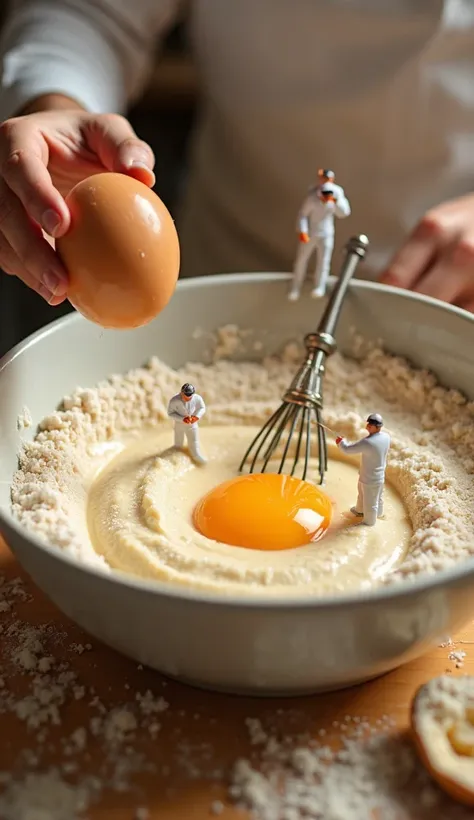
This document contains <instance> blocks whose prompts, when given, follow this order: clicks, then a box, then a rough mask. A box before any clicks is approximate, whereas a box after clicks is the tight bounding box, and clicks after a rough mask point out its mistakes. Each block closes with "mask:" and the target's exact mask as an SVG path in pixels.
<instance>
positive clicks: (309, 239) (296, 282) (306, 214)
mask: <svg viewBox="0 0 474 820" xmlns="http://www.w3.org/2000/svg"><path fill="white" fill-rule="evenodd" d="M318 178H319V183H318V185H315V186H314V187H312V188H310V190H309V192H308V195H307V197H306V199H305V201H304V202H303V205H302V206H301V209H300V212H299V214H298V232H299V246H298V251H297V254H296V260H295V265H294V269H293V280H292V284H291V289H290V292H289V294H288V298H289V300H290V301H291V302H295V301H296V300H297V299H299V297H300V293H301V288H302V286H303V282H304V280H305V276H306V271H307V268H308V264H309V261H310V259H311V256H312V255H313V253H316V267H315V273H314V288H313V290H312V291H311V296H312V297H313V298H315V299H319V298H321V297H322V296H324V294H325V293H326V285H327V280H328V277H329V274H330V270H331V258H332V252H333V248H334V217H335V216H337V217H338V219H344V218H345V217H347V216H349V215H350V213H351V206H350V205H349V201H348V199H347V197H346V195H345V193H344V190H343V188H341V186H340V185H336V184H335V182H334V179H335V175H334V171H329V170H320V171H319V172H318Z"/></svg>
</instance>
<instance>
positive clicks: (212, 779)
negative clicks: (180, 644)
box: [0, 539, 474, 820]
mask: <svg viewBox="0 0 474 820" xmlns="http://www.w3.org/2000/svg"><path fill="white" fill-rule="evenodd" d="M0 570H1V573H2V574H4V576H5V577H6V579H7V582H8V579H13V578H15V577H18V576H19V577H21V578H22V579H23V580H24V587H22V588H23V589H25V590H26V592H27V593H28V594H29V595H31V596H32V597H31V599H30V600H27V601H22V600H21V598H19V599H18V603H15V604H14V605H12V607H11V609H10V610H9V611H5V612H1V609H2V606H1V597H0V624H1V625H3V631H2V634H1V635H0V645H1V658H2V664H1V671H0V675H3V677H4V681H5V684H4V688H3V690H2V689H1V688H0V699H1V696H2V695H4V694H5V691H7V693H8V692H10V693H12V694H13V700H15V698H16V699H18V698H20V696H22V695H24V694H27V693H28V692H30V691H31V689H32V686H33V685H34V683H33V681H34V675H35V674H36V672H35V670H33V671H31V672H28V671H25V670H22V671H21V673H20V674H18V673H17V672H16V671H15V669H14V665H13V666H12V654H13V653H14V651H15V640H16V638H15V637H13V638H12V637H11V636H9V635H8V628H9V626H10V625H11V624H12V623H15V622H17V621H18V620H20V621H21V622H22V623H27V624H31V625H36V626H38V627H41V626H42V625H43V626H44V625H47V624H50V625H52V626H53V629H50V630H49V633H48V634H47V635H46V637H41V641H42V642H43V645H44V649H45V652H46V654H48V652H51V654H52V655H53V656H54V658H55V665H56V666H55V668H57V665H58V663H60V662H61V661H64V662H65V664H67V666H68V669H70V670H72V671H73V672H75V673H76V675H77V680H76V681H75V683H74V686H84V687H86V694H85V696H84V697H81V698H78V699H77V700H76V699H75V698H74V696H72V695H71V691H72V690H71V686H69V688H68V687H66V688H67V690H68V693H69V694H68V696H67V699H66V702H65V703H64V704H63V705H61V706H60V709H59V714H60V719H61V723H60V725H59V726H54V725H53V726H52V727H50V726H49V724H48V725H47V726H46V729H47V735H46V737H45V738H43V741H42V743H41V744H40V758H41V760H40V768H42V769H44V768H47V767H48V766H49V765H56V764H58V763H59V762H61V761H62V762H64V761H68V760H71V759H72V760H74V761H77V763H78V767H79V768H78V772H75V773H73V774H71V780H72V781H74V778H76V777H77V776H78V774H79V775H80V776H81V777H84V776H86V775H87V774H92V775H94V774H97V773H100V769H101V766H102V765H104V750H103V744H102V740H101V739H100V738H94V737H93V736H91V735H90V733H88V739H87V746H86V748H85V749H84V750H83V751H82V752H81V753H80V754H78V755H76V756H72V757H71V756H69V757H68V755H67V754H66V753H65V752H64V749H62V744H63V743H64V738H67V737H69V736H70V735H71V734H72V733H73V732H74V731H75V730H76V729H77V728H78V727H82V726H86V727H88V726H89V723H90V715H91V708H92V707H90V705H89V704H90V702H91V700H92V699H93V697H94V696H96V697H98V698H99V700H100V701H101V702H102V703H103V704H104V706H105V708H106V710H109V709H111V708H113V707H114V706H116V707H121V706H122V705H123V704H126V703H134V705H135V706H136V700H135V698H136V692H137V691H139V692H140V693H142V694H143V693H145V692H146V690H148V689H149V690H151V692H152V693H153V695H156V696H158V695H162V696H163V697H164V698H165V699H166V701H167V702H168V703H169V704H170V707H169V709H168V710H167V711H165V712H163V714H159V715H156V716H155V715H153V716H150V718H149V721H154V720H157V721H158V722H159V723H160V724H161V728H160V729H159V732H158V733H157V734H156V736H155V738H152V737H150V732H149V730H148V725H149V721H148V719H146V726H145V727H144V728H143V729H139V730H138V731H137V733H136V736H135V737H134V739H133V741H132V742H131V744H130V745H131V746H133V748H134V749H135V750H139V751H140V752H143V753H144V754H145V755H146V756H147V757H148V759H149V760H150V761H152V762H153V764H154V766H155V768H156V770H157V771H155V772H146V771H145V772H144V771H143V770H142V771H139V772H138V773H137V774H135V775H132V776H131V778H130V782H131V787H132V790H130V789H127V790H124V791H122V792H117V791H115V790H114V789H113V788H107V787H105V788H103V789H101V793H100V794H99V795H98V797H97V800H96V801H95V802H94V803H93V805H92V807H91V808H90V809H89V810H88V812H87V817H88V818H90V819H91V820H108V818H112V817H113V818H114V820H122V818H123V820H125V818H126V819H127V820H131V818H134V817H141V816H142V815H143V817H145V816H146V812H142V815H141V814H140V812H139V813H138V815H137V814H136V810H137V807H147V808H148V810H149V815H148V816H149V817H150V818H160V820H178V818H179V819H180V820H204V818H209V817H210V816H212V814H210V807H211V804H212V803H213V801H223V802H225V801H226V782H225V778H226V777H227V776H228V773H229V769H230V766H231V765H232V764H233V762H234V761H235V760H236V759H237V758H239V757H240V756H247V755H248V754H249V752H250V746H249V740H248V732H247V729H246V726H245V719H246V718H248V717H253V718H260V719H261V720H262V723H263V724H266V722H267V721H274V722H276V723H277V725H278V726H279V727H281V729H282V730H284V732H285V733H286V734H291V733H292V732H301V731H303V730H305V731H306V730H307V731H310V732H311V733H312V734H314V735H317V734H318V732H319V730H321V729H324V730H326V733H327V737H325V740H326V739H329V741H334V740H335V739H336V738H337V732H338V729H337V725H336V726H334V723H336V724H338V723H343V721H344V717H345V715H347V714H349V715H354V716H355V715H359V716H367V717H368V718H369V719H370V720H372V721H374V722H375V721H376V720H377V719H380V718H382V716H384V715H388V716H390V717H391V718H393V719H394V721H395V722H396V727H394V729H393V731H394V732H400V733H403V732H405V731H406V729H407V725H408V713H409V704H410V699H411V697H412V695H413V693H414V691H415V689H416V687H417V686H418V685H419V684H421V683H422V682H424V681H426V680H428V679H429V678H430V677H433V676H435V675H438V674H442V673H445V672H450V673H451V674H453V675H457V674H474V650H472V652H470V649H471V647H470V644H471V643H473V642H474V623H473V624H471V625H470V626H469V627H468V628H467V629H466V630H465V631H464V632H463V633H462V634H460V635H459V636H457V639H456V641H455V647H447V646H444V647H439V648H434V649H433V650H432V651H431V652H430V653H428V654H427V655H425V656H424V657H422V658H420V659H419V660H417V661H414V662H412V663H410V664H408V665H406V666H403V667H401V668H400V669H398V670H396V671H395V672H392V673H391V674H389V675H386V676H384V677H383V678H380V679H378V680H376V681H374V682H372V683H368V684H365V685H363V686H359V687H356V688H353V689H351V690H346V691H343V692H339V693H336V694H330V695H322V696H318V697H305V698H298V699H290V700H288V699H285V700H275V699H271V700H266V699H265V700H260V699H251V698H236V697H235V698H234V697H230V696H229V697H228V696H224V695H215V694H210V693H206V692H201V691H198V690H194V689H192V688H188V687H186V686H183V685H180V684H178V683H175V682H172V681H167V680H165V679H164V678H162V677H161V676H160V675H158V674H157V673H155V672H153V671H151V670H148V669H143V668H140V667H137V665H136V664H135V663H134V662H132V661H129V660H128V659H126V658H124V657H121V656H120V655H118V654H116V653H115V652H113V651H112V650H109V649H107V648H106V647H105V646H102V645H100V644H98V643H97V642H96V641H94V640H93V639H91V638H89V637H88V636H87V635H85V634H84V633H82V632H81V630H80V629H79V628H78V627H77V626H75V625H74V624H72V623H70V622H69V621H67V619H66V618H65V617H64V616H63V615H61V613H60V612H59V611H58V610H56V609H55V607H54V606H53V605H52V604H51V603H50V602H49V601H48V600H47V599H46V598H45V597H44V596H43V595H42V594H41V593H40V592H39V591H38V590H37V589H36V588H35V587H34V585H33V584H32V583H31V582H30V581H29V580H28V579H27V577H26V576H25V574H24V573H23V572H22V570H21V569H20V567H19V565H18V564H17V562H16V561H15V559H14V558H13V556H12V555H11V553H10V551H9V550H8V548H7V547H6V546H5V544H4V543H3V542H1V539H0ZM4 588H5V587H4ZM1 591H2V588H1V587H0V593H1ZM7 598H8V596H7ZM22 628H23V627H22ZM85 645H88V646H91V648H90V649H89V648H87V649H85V651H81V646H85ZM78 647H79V651H78ZM453 648H455V649H456V650H458V651H460V650H464V651H465V652H466V658H465V659H464V663H463V666H462V668H456V661H454V660H450V659H449V654H450V652H452V650H453ZM0 684H1V681H0ZM5 687H6V689H5ZM90 688H93V689H94V694H91V693H90ZM95 714H96V712H95ZM1 727H2V730H1V733H0V738H1V742H0V771H2V770H3V771H14V770H15V771H16V770H17V768H18V767H17V762H18V759H19V756H20V754H21V752H22V750H24V749H33V750H34V749H35V748H36V747H37V746H38V744H37V739H36V735H37V732H36V731H31V730H28V729H27V727H26V725H25V721H24V720H21V719H19V718H18V717H17V716H16V715H15V714H12V713H11V712H9V711H7V712H6V713H4V714H3V715H1ZM7 739H8V740H7ZM203 744H204V745H203ZM194 764H196V766H197V770H198V771H197V773H194V774H197V776H192V775H193V773H192V771H191V769H192V766H193V765H194ZM217 770H219V771H217ZM220 778H221V782H220V783H219V782H218V781H219V779H220ZM220 816H221V817H224V818H225V820H230V818H241V820H242V818H243V817H244V816H245V815H243V814H242V812H238V811H237V810H235V809H233V808H231V807H229V806H228V805H227V803H226V805H225V808H224V810H223V812H222V814H221V815H220ZM473 816H474V815H473ZM348 820H350V818H348Z"/></svg>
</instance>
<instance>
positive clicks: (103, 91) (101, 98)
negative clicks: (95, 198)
mask: <svg viewBox="0 0 474 820" xmlns="http://www.w3.org/2000/svg"><path fill="white" fill-rule="evenodd" d="M179 6H180V2H179V0H11V2H10V5H9V14H8V15H7V19H6V23H5V27H4V30H3V32H2V38H1V41H0V60H1V63H0V65H1V87H0V121H2V120H5V119H7V118H8V117H10V116H12V115H13V114H15V112H16V111H18V110H19V109H20V108H21V107H22V106H23V105H25V104H26V103H27V102H28V101H29V100H31V99H33V98H34V97H37V96H39V95H41V94H48V93H57V94H64V95H66V96H68V97H71V98H73V99H75V100H77V101H78V102H79V103H81V104H82V105H83V106H84V107H85V108H87V109H88V110H90V111H94V112H98V113H99V112H111V111H114V112H119V113H122V112H123V111H124V110H125V108H126V105H127V103H128V102H130V101H131V100H133V99H134V97H135V96H136V95H137V94H139V92H140V91H141V89H142V87H143V85H144V82H145V80H146V78H147V75H148V71H149V68H150V63H151V59H152V57H153V55H154V52H155V46H156V39H157V37H158V36H159V35H160V34H161V35H162V34H163V33H164V32H165V31H166V29H167V27H169V26H170V25H171V24H172V22H173V20H174V19H175V17H176V15H177V12H178V9H179Z"/></svg>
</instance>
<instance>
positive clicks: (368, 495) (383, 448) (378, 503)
mask: <svg viewBox="0 0 474 820" xmlns="http://www.w3.org/2000/svg"><path fill="white" fill-rule="evenodd" d="M382 427H383V419H382V416H381V415H380V414H379V413H371V414H370V416H369V417H368V418H367V424H366V429H367V432H368V434H369V435H368V436H365V437H364V438H361V439H360V440H359V441H356V442H354V443H353V444H348V443H347V442H346V441H345V440H344V439H343V438H342V436H338V437H337V438H336V444H337V446H338V447H339V448H340V449H341V450H343V451H344V452H345V453H353V454H355V453H360V456H361V459H360V468H359V484H358V496H357V503H356V505H355V507H351V513H353V514H354V515H357V516H358V517H360V518H363V522H362V523H363V524H367V526H369V527H373V526H374V525H375V523H376V521H377V518H380V517H381V516H382V515H383V487H384V483H385V465H386V463H387V453H388V450H389V447H390V436H389V434H388V433H386V432H384V431H383V430H382Z"/></svg>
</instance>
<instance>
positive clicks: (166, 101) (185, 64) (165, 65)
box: [0, 0, 197, 357]
mask: <svg viewBox="0 0 474 820" xmlns="http://www.w3.org/2000/svg"><path fill="white" fill-rule="evenodd" d="M1 6H2V3H1V0H0V7H1ZM0 25H1V12H0ZM196 99H197V81H196V74H195V71H194V66H193V63H192V59H191V53H190V49H189V47H188V41H187V29H186V20H185V19H184V18H183V19H181V20H180V22H179V23H177V25H176V26H175V27H174V28H173V29H172V30H171V31H170V33H169V34H168V37H167V38H166V40H165V43H164V45H163V44H161V46H160V51H159V54H157V57H156V61H155V68H154V71H153V73H152V76H151V79H150V82H149V84H148V86H147V89H146V90H145V92H144V94H143V97H142V98H141V99H140V100H139V101H138V102H137V104H136V105H135V106H134V108H133V109H132V110H131V111H130V112H129V115H128V116H129V119H130V121H131V123H132V125H133V127H134V128H135V130H136V132H137V133H138V134H139V136H140V137H141V138H142V139H144V140H146V141H147V142H148V143H149V144H150V145H151V147H152V148H153V151H154V152H155V157H156V166H155V173H156V180H157V184H156V188H157V191H159V195H160V197H161V199H162V200H163V201H164V202H165V204H166V205H167V207H168V208H169V210H170V211H171V214H172V215H173V216H175V214H176V203H177V201H178V199H179V195H180V191H181V187H182V185H183V184H184V180H185V178H186V169H187V145H188V138H189V135H190V131H191V128H192V125H193V120H194V114H195V107H196ZM71 309H72V308H71V307H70V305H69V303H68V302H66V303H64V304H63V305H60V306H59V307H56V308H51V307H49V305H47V304H46V303H45V302H44V300H43V299H41V298H40V297H39V296H37V295H36V294H35V293H33V292H32V291H30V290H28V289H27V288H26V287H25V285H23V284H22V283H21V282H20V281H19V280H17V279H15V278H14V277H11V276H6V275H5V274H4V273H2V272H1V271H0V357H1V356H3V355H4V353H6V352H7V351H8V350H10V348H11V347H13V345H15V344H17V343H18V342H19V341H21V340H22V339H24V338H25V336H28V335H29V334H30V333H33V332H34V331H35V330H38V329H39V328H40V327H43V326H44V325H45V324H47V323H48V322H51V321H53V319H57V318H58V317H59V316H62V315H64V314H65V313H67V312H69V311H70V310H71Z"/></svg>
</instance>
